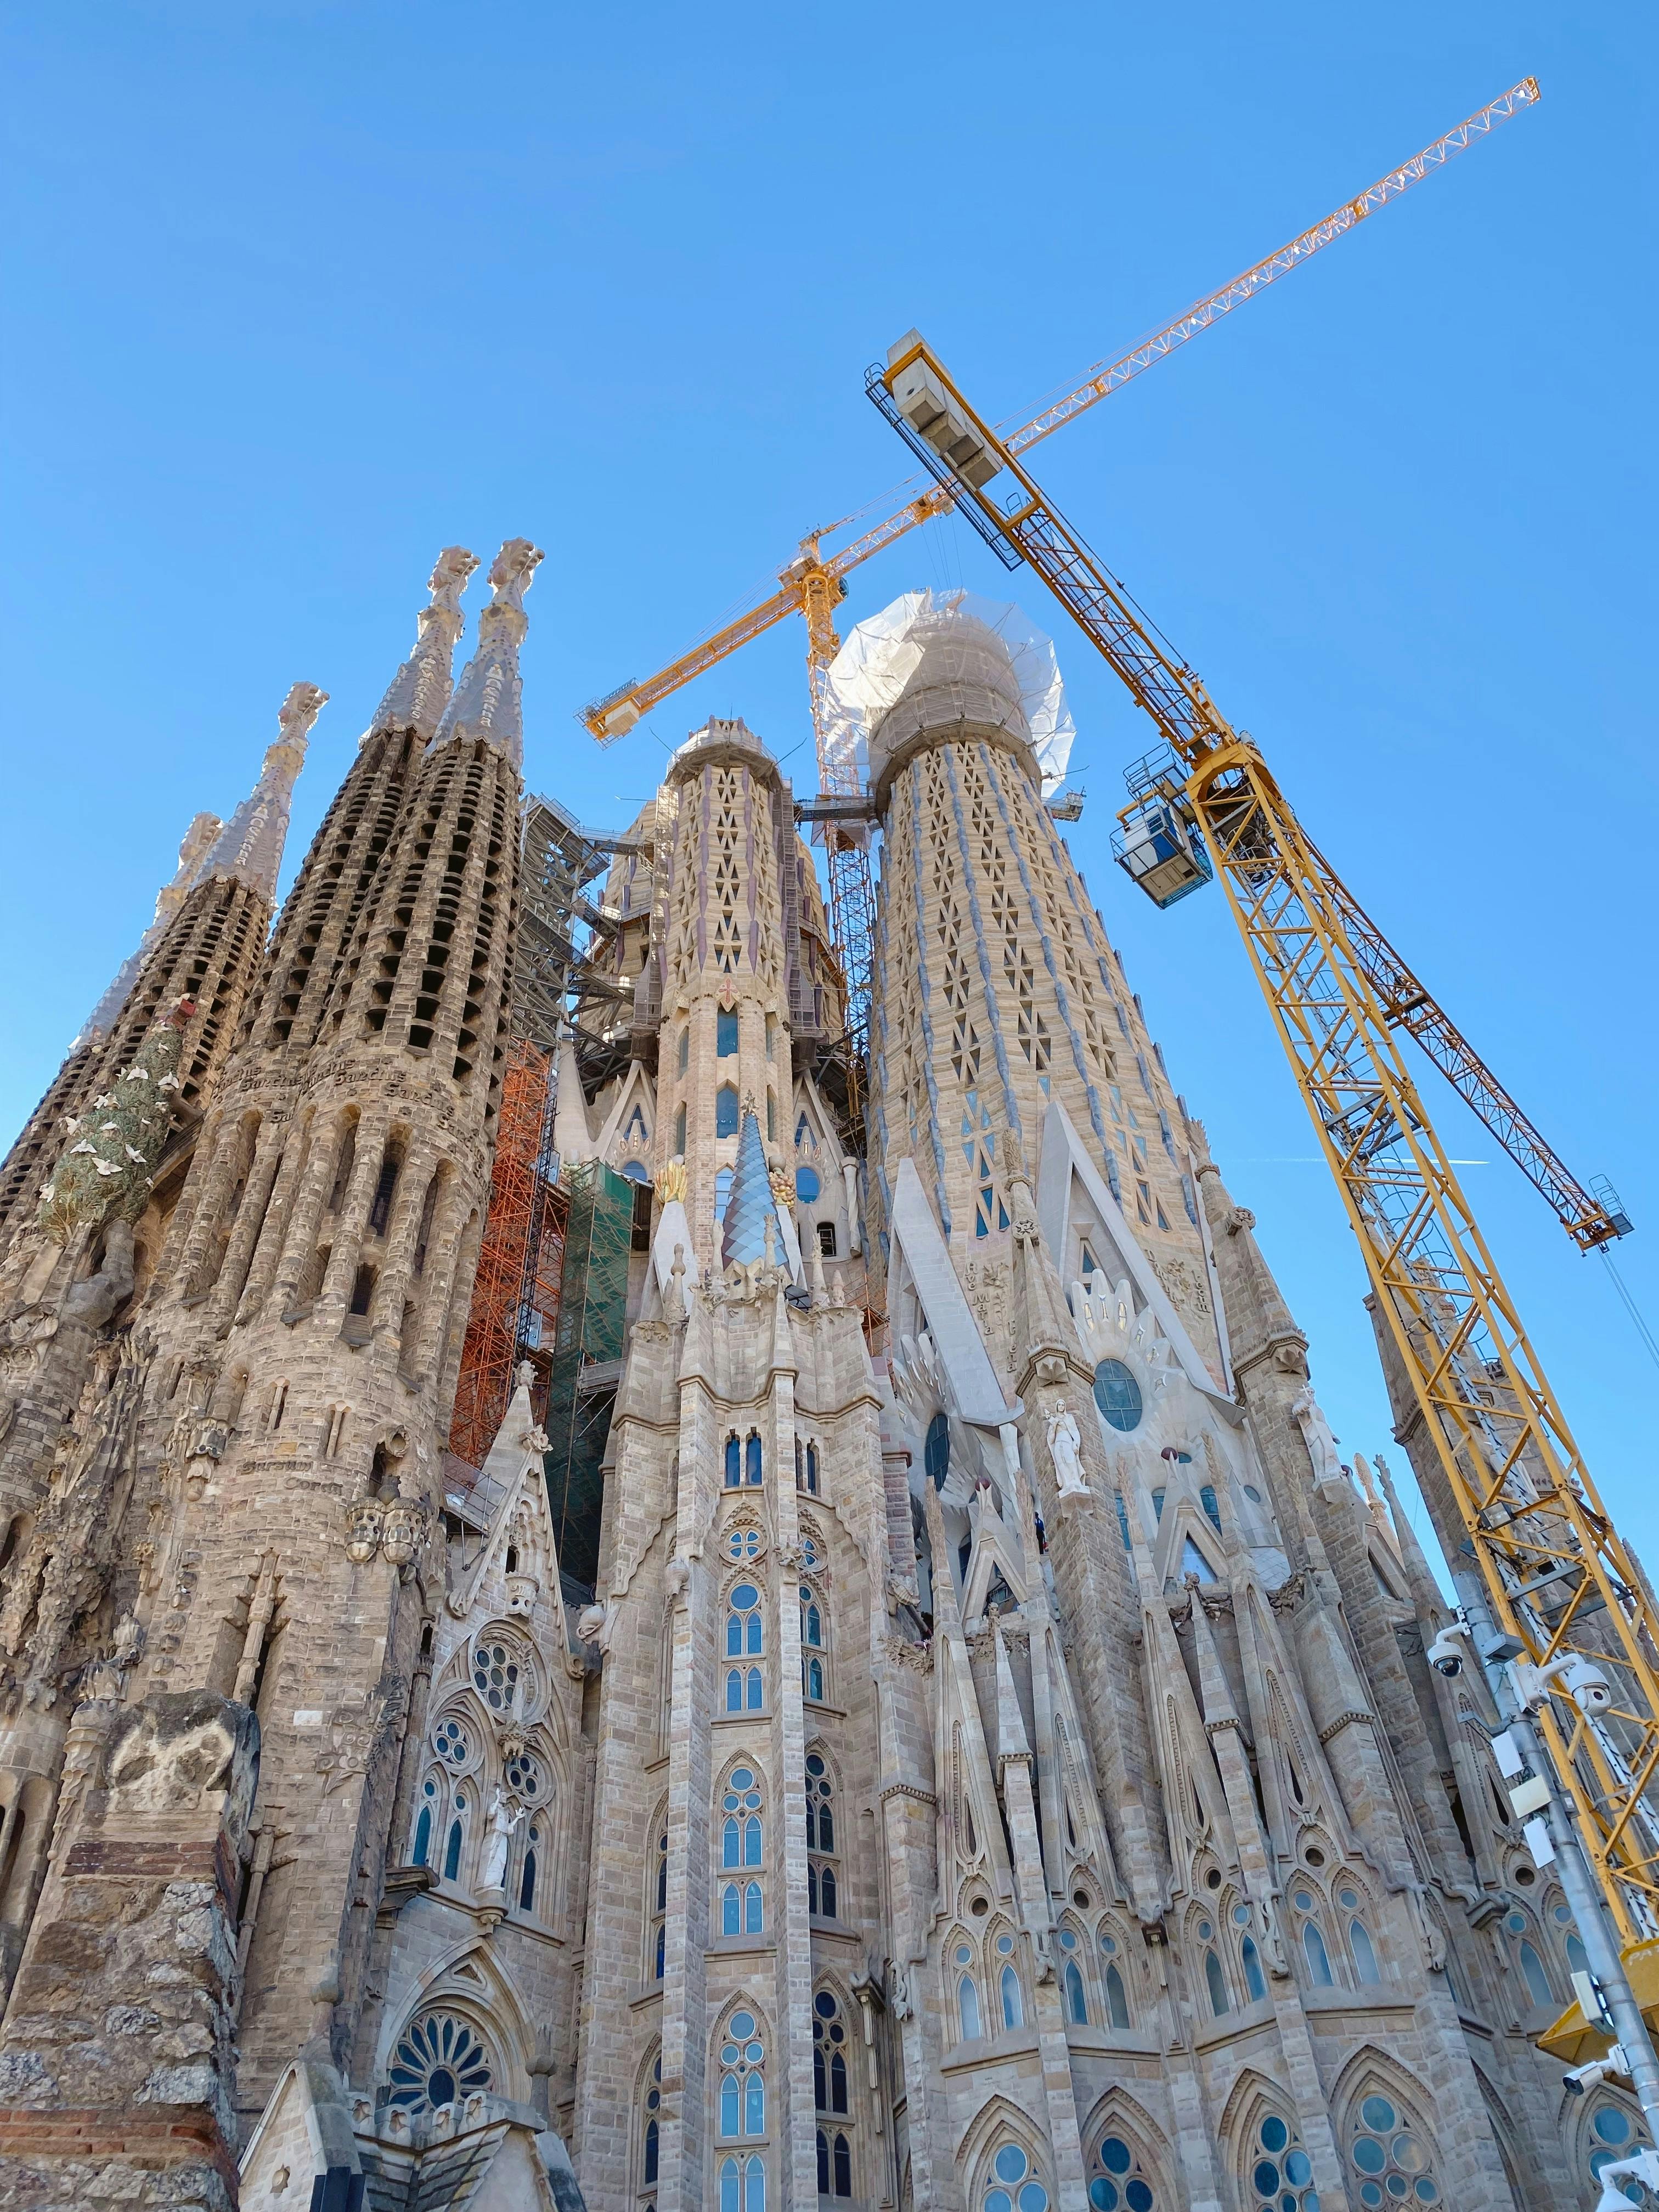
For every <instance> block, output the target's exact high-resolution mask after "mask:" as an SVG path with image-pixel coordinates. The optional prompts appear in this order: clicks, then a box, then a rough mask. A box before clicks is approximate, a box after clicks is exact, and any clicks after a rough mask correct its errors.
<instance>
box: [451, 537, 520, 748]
mask: <svg viewBox="0 0 1659 2212" xmlns="http://www.w3.org/2000/svg"><path fill="white" fill-rule="evenodd" d="M541 558H542V556H541V553H540V551H539V550H538V548H537V547H535V546H534V545H532V544H531V542H530V540H529V539H528V538H508V539H507V543H506V544H505V545H503V546H502V548H501V551H500V552H499V553H498V554H497V555H496V556H495V566H494V567H493V568H491V569H490V571H489V581H490V585H491V587H492V589H493V590H494V592H495V597H494V599H491V600H490V602H489V605H488V606H487V607H486V608H485V609H484V611H483V613H482V614H481V615H480V616H479V617H478V649H477V652H476V653H474V654H473V656H472V658H471V660H469V661H468V662H467V664H466V666H465V668H464V669H463V670H462V671H461V680H460V682H459V684H457V685H456V686H455V692H454V696H453V698H452V699H451V700H450V702H449V704H448V706H447V708H445V709H444V716H443V720H442V721H441V722H440V723H439V725H438V732H437V735H436V737H435V738H434V739H433V743H434V744H435V745H444V744H448V743H449V741H450V739H451V738H483V739H484V740H485V742H486V743H487V744H492V745H496V746H498V747H499V748H500V749H501V751H502V752H504V753H505V754H506V755H507V758H508V759H509V760H510V761H511V762H512V763H513V766H514V767H515V768H522V767H523V765H524V684H523V679H522V678H520V674H519V647H520V646H521V645H522V644H523V643H524V641H525V633H526V631H527V630H528V629H529V628H530V618H529V617H528V616H527V615H526V613H525V611H524V595H525V593H526V592H527V591H528V590H529V589H530V580H531V578H532V576H533V575H534V574H535V573H536V568H537V566H538V562H540V561H541Z"/></svg>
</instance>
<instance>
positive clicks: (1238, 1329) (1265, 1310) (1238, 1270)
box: [1188, 1121, 1308, 1376]
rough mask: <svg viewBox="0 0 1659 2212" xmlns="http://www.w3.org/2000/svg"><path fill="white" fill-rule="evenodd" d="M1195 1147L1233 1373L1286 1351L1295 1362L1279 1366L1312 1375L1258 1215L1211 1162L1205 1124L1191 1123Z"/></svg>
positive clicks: (1303, 1341)
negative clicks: (1264, 1248)
mask: <svg viewBox="0 0 1659 2212" xmlns="http://www.w3.org/2000/svg"><path fill="white" fill-rule="evenodd" d="M1188 1129H1189V1131H1190V1132H1191V1136H1192V1145H1193V1165H1194V1169H1195V1170H1197V1174H1198V1187H1199V1190H1200V1194H1202V1199H1203V1205H1204V1212H1205V1214H1206V1218H1208V1221H1209V1225H1210V1234H1211V1237H1212V1239H1213V1242H1214V1246H1215V1267H1216V1274H1217V1276H1218V1279H1219V1280H1220V1284H1221V1305H1222V1310H1223V1311H1224V1312H1225V1315H1226V1316H1227V1336H1228V1340H1229V1342H1230V1344H1231V1347H1232V1355H1233V1372H1234V1373H1235V1374H1236V1375H1239V1376H1243V1375H1245V1374H1248V1372H1249V1370H1250V1369H1251V1368H1252V1367H1254V1366H1255V1365H1256V1364H1258V1363H1259V1362H1260V1361H1261V1360H1262V1359H1264V1358H1267V1357H1269V1356H1270V1355H1272V1354H1276V1353H1279V1352H1287V1353H1288V1354H1289V1355H1291V1357H1290V1358H1288V1359H1283V1358H1282V1359H1281V1360H1280V1362H1279V1364H1280V1365H1281V1366H1285V1368H1286V1370H1287V1371H1289V1372H1300V1373H1303V1374H1305V1373H1306V1372H1307V1352H1308V1340H1307V1338H1306V1337H1305V1336H1304V1335H1303V1334H1302V1332H1301V1330H1300V1329H1299V1328H1297V1325H1296V1322H1295V1320H1294V1319H1293V1317H1292V1316H1291V1310H1290V1308H1289V1307H1288V1306H1287V1305H1286V1304H1285V1297H1284V1293H1283V1292H1282V1291H1280V1289H1279V1285H1278V1284H1277V1283H1276V1282H1275V1281H1274V1280H1273V1270H1272V1269H1271V1268H1270V1267H1268V1265H1267V1261H1265V1260H1264V1259H1263V1258H1262V1256H1261V1247H1260V1245H1258V1244H1257V1243H1256V1241H1255V1214H1253V1213H1252V1212H1250V1210H1249V1206H1235V1205H1234V1204H1233V1201H1232V1199H1231V1195H1230V1194H1229V1193H1228V1189H1227V1186H1226V1185H1225V1183H1224V1182H1222V1180H1221V1176H1220V1171H1219V1170H1218V1168H1217V1167H1216V1164H1215V1163H1214V1161H1213V1160H1212V1158H1210V1153H1209V1147H1208V1146H1207V1144H1206V1141H1205V1137H1204V1130H1203V1126H1202V1124H1201V1123H1200V1122H1197V1121H1192V1122H1189V1123H1188Z"/></svg>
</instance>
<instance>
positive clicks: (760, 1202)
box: [720, 1107, 776, 1267]
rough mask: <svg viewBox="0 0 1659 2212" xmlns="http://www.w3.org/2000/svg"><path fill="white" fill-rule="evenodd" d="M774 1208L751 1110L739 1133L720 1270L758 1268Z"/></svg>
mask: <svg viewBox="0 0 1659 2212" xmlns="http://www.w3.org/2000/svg"><path fill="white" fill-rule="evenodd" d="M772 1206H773V1200H772V1181H771V1177H770V1176H769V1174H768V1173H767V1168H766V1147H765V1146H764V1145H763V1143H762V1142H761V1133H760V1123H759V1121H757V1119H756V1118H755V1113H754V1109H753V1108H752V1107H751V1108H750V1109H749V1111H748V1112H746V1113H745V1114H744V1117H743V1127H742V1128H741V1129H740V1130H739V1131H738V1158H737V1163H736V1165H735V1166H734V1167H733V1169H732V1194H731V1196H730V1197H729V1198H728V1199H727V1200H726V1231H725V1234H724V1235H723V1236H722V1237H721V1239H720V1265H721V1267H733V1266H736V1267H758V1266H759V1265H760V1263H761V1261H763V1260H764V1259H765V1257H766V1225H767V1223H768V1221H769V1220H770V1219H771V1218H772ZM775 1233H776V1231H774V1234H775Z"/></svg>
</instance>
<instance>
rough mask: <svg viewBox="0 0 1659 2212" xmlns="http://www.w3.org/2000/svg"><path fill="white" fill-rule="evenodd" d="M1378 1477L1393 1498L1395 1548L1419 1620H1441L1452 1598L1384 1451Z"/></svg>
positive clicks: (1391, 1509)
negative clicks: (1438, 1575) (1421, 1538)
mask: <svg viewBox="0 0 1659 2212" xmlns="http://www.w3.org/2000/svg"><path fill="white" fill-rule="evenodd" d="M1376 1477H1377V1480H1378V1481H1379V1482H1380V1483H1381V1484H1382V1486H1383V1496H1384V1497H1385V1498H1387V1499H1388V1501H1389V1514H1390V1515H1391V1516H1392V1518H1393V1521H1394V1548H1395V1553H1396V1554H1397V1555H1398V1557H1399V1560H1400V1564H1401V1566H1402V1567H1403V1568H1404V1569H1405V1571H1406V1583H1407V1588H1408V1589H1409V1590H1410V1592H1411V1600H1412V1603H1413V1606H1414V1607H1416V1608H1417V1613H1418V1617H1419V1620H1437V1619H1438V1618H1439V1616H1440V1615H1441V1614H1442V1613H1444V1612H1445V1611H1446V1610H1447V1608H1448V1605H1449V1600H1448V1599H1447V1597H1446V1595H1445V1594H1444V1592H1443V1590H1442V1589H1441V1587H1440V1585H1439V1583H1437V1581H1436V1579H1435V1573H1434V1569H1433V1568H1432V1567H1431V1565H1429V1559H1428V1554H1427V1553H1426V1552H1425V1550H1424V1549H1423V1547H1422V1545H1421V1544H1420V1543H1419V1541H1418V1540H1417V1531H1416V1529H1415V1528H1413V1526H1412V1524H1411V1520H1410V1517H1409V1516H1408V1515H1407V1511H1406V1508H1405V1506H1404V1504H1402V1502H1401V1496H1400V1492H1398V1491H1397V1490H1396V1489H1395V1481H1394V1476H1393V1474H1392V1473H1391V1471H1390V1469H1389V1462H1387V1460H1385V1459H1384V1458H1383V1455H1382V1453H1381V1452H1378V1454H1377V1455H1376Z"/></svg>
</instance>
